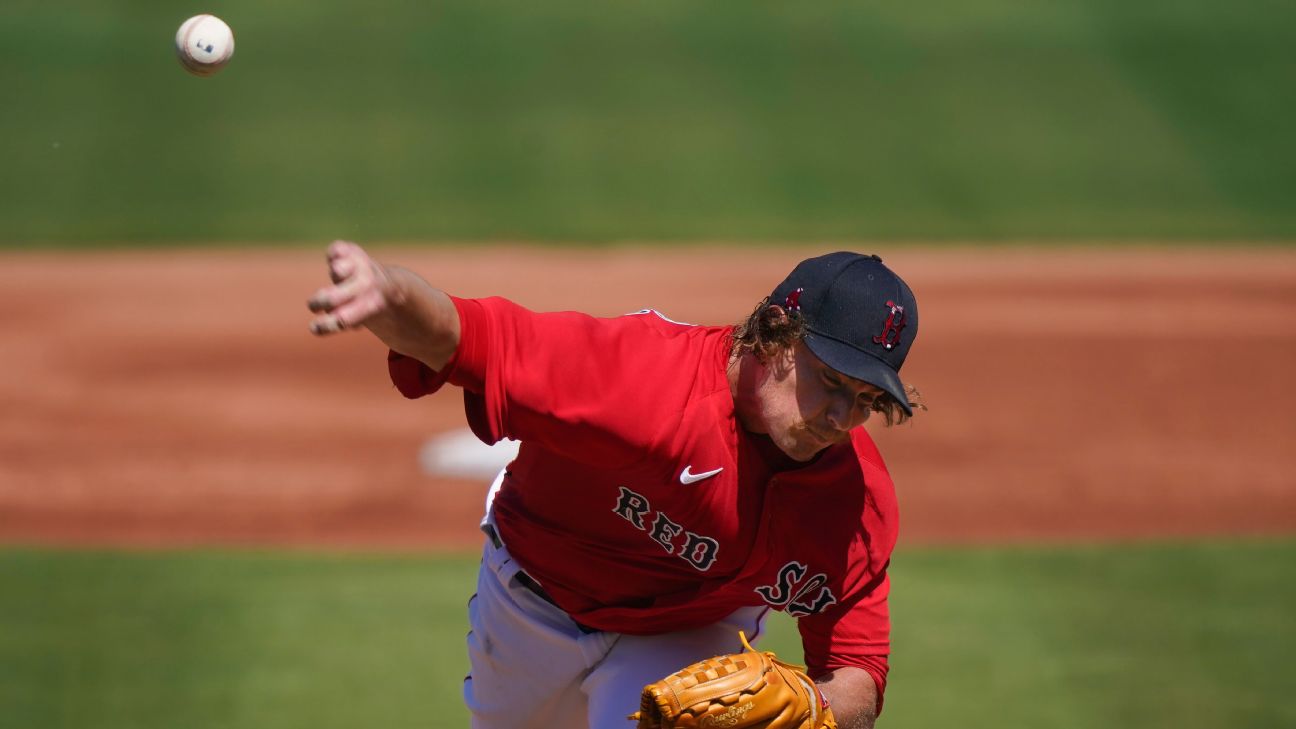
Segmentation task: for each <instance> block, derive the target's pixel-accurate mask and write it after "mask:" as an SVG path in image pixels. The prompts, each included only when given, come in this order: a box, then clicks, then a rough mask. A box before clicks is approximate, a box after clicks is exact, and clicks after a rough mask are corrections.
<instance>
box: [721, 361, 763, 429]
mask: <svg viewBox="0 0 1296 729" xmlns="http://www.w3.org/2000/svg"><path fill="white" fill-rule="evenodd" d="M725 375H726V377H727V378H728V380H729V394H730V395H731V396H733V402H734V418H736V419H737V420H738V425H740V426H741V427H742V429H743V430H746V431H747V432H749V433H766V432H768V430H769V429H768V428H766V427H765V426H764V424H763V423H762V422H761V419H760V417H759V410H758V408H757V406H756V399H757V398H756V392H757V389H758V383H759V382H760V381H761V378H762V377H764V375H765V366H764V365H762V364H761V363H760V361H759V360H757V359H756V357H755V356H754V355H752V354H751V353H750V352H748V353H744V354H741V355H739V356H737V357H730V358H729V366H728V367H726V368H725Z"/></svg>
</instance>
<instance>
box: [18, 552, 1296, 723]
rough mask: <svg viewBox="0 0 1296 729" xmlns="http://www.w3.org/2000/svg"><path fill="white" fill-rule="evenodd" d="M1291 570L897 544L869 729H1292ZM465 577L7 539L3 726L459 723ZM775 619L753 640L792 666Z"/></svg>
mask: <svg viewBox="0 0 1296 729" xmlns="http://www.w3.org/2000/svg"><path fill="white" fill-rule="evenodd" d="M1293 565H1296V541H1293V540H1290V539H1287V540H1280V541H1254V542H1226V543H1196V544H1185V545H1115V546H1103V547H1067V548H1063V547H1056V548H1030V549H1027V548H995V549H987V548H976V549H972V548H969V549H960V550H945V549H922V550H904V551H902V552H900V553H899V554H898V555H897V557H896V559H895V561H894V565H893V575H894V584H895V587H894V595H893V613H894V620H895V624H896V629H895V636H894V643H895V655H894V657H893V670H892V674H891V680H892V686H891V689H890V691H889V692H888V695H887V708H886V712H885V713H884V715H883V720H882V722H881V724H880V725H881V726H885V727H888V728H889V729H903V728H906V727H913V728H915V729H916V728H918V727H927V728H930V727H954V726H957V727H969V728H975V727H986V728H987V729H990V728H993V729H1000V728H1001V727H1056V728H1058V729H1071V728H1076V729H1079V728H1081V727H1093V728H1095V729H1098V728H1102V729H1107V728H1109V727H1140V728H1146V729H1157V728H1159V727H1165V728H1166V729H1170V728H1174V729H1195V728H1197V727H1200V728H1202V729H1206V728H1208V727H1209V728H1211V729H1214V728H1216V727H1231V728H1246V727H1254V728H1255V729H1274V728H1275V727H1286V726H1293V725H1296V698H1293V695H1292V693H1291V690H1290V688H1291V687H1290V679H1291V655H1292V653H1293V651H1294V650H1296V620H1294V619H1293V616H1294V615H1296V567H1294V566H1293ZM474 571H475V560H474V559H472V558H470V557H441V558H434V557H382V556H359V555H345V556H342V555H333V556H330V555H304V554H293V553H248V552H197V553H190V552H180V553H158V554H151V553H143V554H140V553H86V552H71V551H38V550H28V549H16V548H8V549H6V550H5V551H0V626H3V630H0V727H4V728H5V729H9V728H10V727H13V728H14V729H19V728H22V729H29V728H30V727H42V728H43V729H58V728H62V727H94V728H95V729H117V728H119V727H120V728H123V729H124V728H126V727H131V728H132V729H133V728H136V727H175V726H184V727H191V728H194V729H200V728H205V727H258V728H259V729H291V728H293V727H302V728H303V729H305V728H308V727H309V728H310V729H328V728H330V727H339V728H341V727H348V728H354V727H370V726H373V727H385V728H388V729H393V728H396V727H438V728H439V727H464V726H467V721H466V716H465V714H464V711H463V709H462V707H461V706H460V704H459V699H458V691H459V687H460V682H461V679H462V677H463V674H464V673H465V671H466V660H465V658H464V657H463V651H462V644H463V638H464V634H465V632H466V619H465V617H464V603H465V601H466V599H467V597H468V595H469V594H470V593H471V590H472V582H473V575H474ZM774 628H775V629H774V631H773V633H772V635H771V638H770V640H769V641H768V642H767V643H766V647H772V648H775V649H777V650H779V651H780V652H782V653H783V654H785V655H792V656H797V655H799V654H798V653H797V648H796V646H797V643H796V637H795V634H794V632H793V631H794V628H793V626H792V624H791V623H790V622H787V621H785V620H782V619H780V620H778V621H777V622H776V623H775V626H774ZM537 670H542V668H541V667H537Z"/></svg>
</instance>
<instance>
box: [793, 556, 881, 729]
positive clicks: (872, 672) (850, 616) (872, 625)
mask: <svg viewBox="0 0 1296 729" xmlns="http://www.w3.org/2000/svg"><path fill="white" fill-rule="evenodd" d="M890 591H891V579H890V577H889V576H888V575H887V572H886V570H885V569H883V570H882V571H881V573H880V574H879V575H878V576H877V577H875V578H874V579H873V580H872V581H871V582H870V583H869V584H868V585H866V586H865V588H864V589H862V590H860V591H859V593H858V597H857V598H856V599H854V600H851V601H848V602H846V603H845V604H843V605H835V606H833V607H834V608H835V609H833V610H830V611H827V612H824V613H817V614H814V615H810V616H807V617H804V618H801V619H800V620H798V621H797V628H798V629H799V630H800V632H801V642H802V646H803V647H804V649H805V661H806V666H807V667H808V669H809V674H810V676H811V677H818V676H822V675H823V674H825V673H828V672H829V671H833V670H836V669H838V668H844V667H847V666H855V667H857V668H862V669H864V670H865V671H868V673H869V676H871V677H872V678H873V683H874V685H876V686H877V700H878V704H877V706H878V712H879V713H881V711H882V696H883V694H884V693H885V692H886V681H887V672H888V670H890V666H889V665H888V663H887V659H888V657H889V656H890V653H891V617H890V612H889V610H888V607H887V597H888V595H889V594H890Z"/></svg>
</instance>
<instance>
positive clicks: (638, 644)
mask: <svg viewBox="0 0 1296 729" xmlns="http://www.w3.org/2000/svg"><path fill="white" fill-rule="evenodd" d="M488 513H489V512H488ZM488 519H489V517H488ZM518 572H519V567H518V566H517V563H516V562H514V561H513V559H512V557H511V556H510V555H509V552H508V546H507V545H502V546H500V547H496V546H495V545H494V543H493V542H492V541H491V540H489V539H488V540H487V542H486V548H485V550H484V552H483V555H482V564H481V569H480V571H479V572H478V576H477V594H476V595H474V596H473V598H472V600H471V601H470V602H469V603H468V616H469V619H470V621H471V624H472V632H470V633H469V634H468V655H469V658H470V659H471V663H472V673H471V674H470V675H469V676H468V678H466V679H465V680H464V689H463V691H464V702H465V703H466V704H467V705H468V709H469V710H470V711H471V712H472V726H473V729H529V728H531V727H535V728H536V729H541V728H543V729H553V728H554V727H561V728H562V729H582V728H588V729H632V727H633V726H634V724H633V722H631V721H629V720H628V719H627V718H626V717H627V716H628V715H629V714H630V713H632V712H634V711H636V710H638V708H639V695H640V693H641V692H642V691H643V687H644V685H646V684H649V683H652V682H654V681H656V680H658V679H660V678H662V677H664V676H667V675H669V674H671V673H674V672H675V671H678V670H679V669H681V668H683V667H684V666H687V665H689V664H690V663H694V662H696V661H700V660H702V659H704V658H710V657H711V656H716V655H720V654H723V653H734V652H737V651H740V650H741V649H742V648H741V644H740V643H739V640H738V631H739V630H742V631H745V632H746V633H747V636H748V639H749V640H751V641H752V643H755V642H756V639H757V638H758V637H759V636H760V635H761V630H762V628H763V627H764V619H765V614H766V612H767V608H763V607H752V608H743V609H741V610H739V611H737V612H735V613H733V614H732V615H730V616H729V617H728V618H726V619H725V620H723V621H721V622H719V623H716V624H714V625H711V626H708V627H705V628H701V629H698V630H690V631H685V632H680V633H669V634H665V635H654V636H634V635H624V634H621V633H603V632H594V633H586V632H584V631H582V630H581V629H580V628H579V627H578V626H577V625H576V623H574V622H573V621H572V619H571V618H570V617H569V616H568V615H567V614H566V613H565V612H563V611H562V610H560V609H559V608H558V607H556V606H554V605H553V604H551V603H549V602H547V601H545V600H544V599H542V598H541V597H540V596H539V595H537V594H536V593H534V592H532V591H531V590H530V589H529V588H527V587H526V586H525V585H523V584H521V583H519V581H518V579H517V576H518Z"/></svg>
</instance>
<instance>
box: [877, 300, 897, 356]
mask: <svg viewBox="0 0 1296 729" xmlns="http://www.w3.org/2000/svg"><path fill="white" fill-rule="evenodd" d="M886 305H887V306H889V307H891V314H890V315H889V316H888V317H887V320H886V326H884V327H882V333H881V334H879V335H877V336H876V337H873V343H874V344H881V345H882V346H884V347H886V348H887V349H891V348H892V347H894V346H896V345H897V344H899V343H900V332H901V331H903V330H904V328H905V311H904V307H903V306H900V305H899V304H897V303H896V302H894V301H888V302H886Z"/></svg>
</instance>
